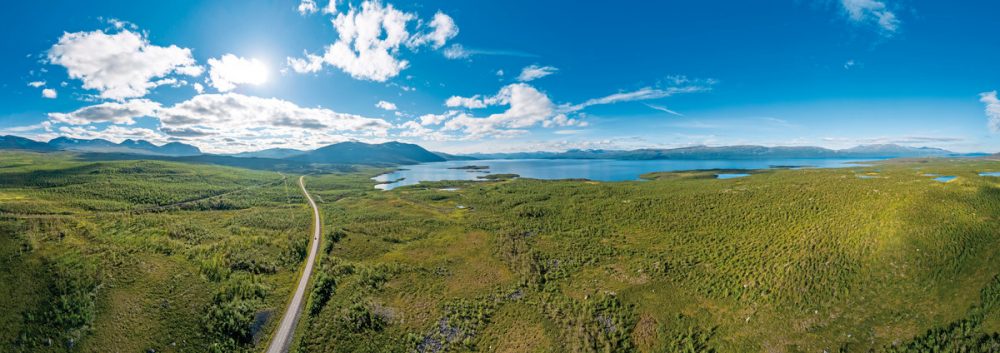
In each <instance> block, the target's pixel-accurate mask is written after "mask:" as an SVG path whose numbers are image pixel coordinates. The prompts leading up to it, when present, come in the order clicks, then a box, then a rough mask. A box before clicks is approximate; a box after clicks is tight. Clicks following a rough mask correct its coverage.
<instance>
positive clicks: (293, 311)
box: [267, 176, 322, 353]
mask: <svg viewBox="0 0 1000 353" xmlns="http://www.w3.org/2000/svg"><path fill="white" fill-rule="evenodd" d="M304 178H305V176H301V177H299V187H301V188H302V193H303V194H305V195H306V199H307V200H309V206H310V207H312V210H313V239H312V245H311V246H310V247H309V257H307V258H306V267H305V268H303V269H302V277H300V278H299V286H298V287H297V288H295V295H294V296H292V301H291V302H289V303H288V309H286V310H285V315H284V316H282V318H281V324H280V325H278V329H277V330H276V331H274V337H272V338H271V344H269V345H268V346H267V353H285V352H288V348H289V346H290V345H291V344H292V336H293V335H294V334H295V324H296V323H298V321H299V315H300V314H301V313H302V304H303V302H304V301H305V300H304V299H303V298H304V297H305V295H306V287H308V285H309V277H310V276H311V275H312V269H313V265H315V264H316V252H317V251H318V250H319V234H320V232H321V229H322V228H321V227H322V225H321V224H320V221H319V208H318V207H316V202H315V201H313V199H312V196H309V192H308V191H306V184H305V182H304V181H303V180H304Z"/></svg>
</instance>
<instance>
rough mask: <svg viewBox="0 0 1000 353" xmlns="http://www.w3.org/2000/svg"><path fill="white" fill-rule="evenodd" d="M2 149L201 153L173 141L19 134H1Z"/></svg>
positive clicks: (168, 154) (176, 154) (193, 154)
mask: <svg viewBox="0 0 1000 353" xmlns="http://www.w3.org/2000/svg"><path fill="white" fill-rule="evenodd" d="M0 149H20V150H31V151H42V152H49V151H76V152H94V153H128V154H141V155H155V156H174V157H180V156H196V155H200V154H201V150H199V149H198V147H195V146H191V145H188V144H183V143H180V142H171V143H168V144H165V145H162V146H157V145H154V144H152V143H150V142H149V141H144V140H131V139H129V140H125V141H122V142H121V143H114V142H111V141H108V140H103V139H93V140H87V139H75V138H70V137H57V138H54V139H52V140H51V141H49V142H39V141H35V140H30V139H26V138H23V137H18V136H12V135H8V136H0Z"/></svg>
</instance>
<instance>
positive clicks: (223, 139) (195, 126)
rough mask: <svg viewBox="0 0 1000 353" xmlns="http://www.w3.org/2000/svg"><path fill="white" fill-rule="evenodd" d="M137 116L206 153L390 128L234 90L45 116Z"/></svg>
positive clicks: (92, 119)
mask: <svg viewBox="0 0 1000 353" xmlns="http://www.w3.org/2000/svg"><path fill="white" fill-rule="evenodd" d="M141 116H149V117H152V118H156V119H158V120H159V122H160V124H159V133H162V134H163V136H165V137H167V138H169V139H171V140H181V141H184V142H186V143H192V144H194V145H197V146H198V147H200V148H203V149H204V150H205V151H209V152H234V151H245V150H252V149H261V148H269V147H276V146H283V147H292V148H314V147H318V146H321V145H326V144H330V143H334V142H341V141H345V140H349V139H367V140H368V141H378V140H379V139H384V138H385V137H386V136H388V130H389V129H391V128H393V125H392V124H390V123H388V122H386V121H384V120H382V119H376V118H367V117H363V116H359V115H354V114H346V113H339V112H335V111H332V110H329V109H324V108H307V107H300V106H298V105H296V104H294V103H291V102H288V101H284V100H281V99H277V98H261V97H253V96H245V95H241V94H237V93H225V94H202V95H198V96H195V97H193V98H191V99H189V100H186V101H183V102H179V103H177V104H175V105H173V106H169V107H166V106H160V105H159V104H157V103H155V102H151V101H149V100H145V99H133V100H130V101H127V102H124V103H118V102H106V103H101V104H97V105H94V106H90V107H84V108H81V109H78V110H77V111H74V112H71V113H50V114H49V117H50V119H51V120H52V121H53V122H55V123H64V124H71V125H89V124H92V123H100V122H110V123H113V124H132V123H134V119H135V118H138V117H141ZM113 126H114V125H112V127H113ZM64 127H66V126H64ZM86 127H87V129H82V130H95V129H93V125H91V126H86ZM67 128H75V129H80V128H81V127H80V126H70V127H67ZM109 128H110V127H109Z"/></svg>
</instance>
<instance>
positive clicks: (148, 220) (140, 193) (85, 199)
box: [0, 152, 310, 352]
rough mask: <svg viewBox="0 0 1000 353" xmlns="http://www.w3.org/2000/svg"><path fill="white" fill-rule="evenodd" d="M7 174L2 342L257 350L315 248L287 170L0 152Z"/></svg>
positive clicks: (1, 187)
mask: <svg viewBox="0 0 1000 353" xmlns="http://www.w3.org/2000/svg"><path fill="white" fill-rule="evenodd" d="M0 181H2V182H0V234H2V237H0V253H2V256H0V266H2V268H3V269H4V270H3V271H0V276H2V278H0V288H2V289H0V292H3V293H7V297H8V299H7V300H4V301H2V302H0V306H2V308H0V309H2V310H0V320H2V322H0V324H2V325H3V327H4V329H3V330H0V340H2V342H3V346H2V347H3V348H2V349H0V351H23V352H45V351H52V352H63V351H74V352H145V351H148V350H155V351H157V352H174V351H177V352H206V351H222V352H229V351H241V350H247V351H253V350H256V347H257V346H258V344H257V343H258V340H263V342H264V343H266V340H267V337H268V332H269V330H270V329H271V326H273V325H274V323H273V322H269V321H267V320H266V318H267V316H268V315H269V313H271V312H272V311H273V310H275V309H279V310H282V309H283V307H284V302H285V301H286V300H287V296H288V293H289V292H290V288H291V284H292V281H293V279H294V277H295V275H296V271H297V269H298V264H299V263H300V262H301V260H302V259H303V257H304V255H305V252H306V243H307V241H308V233H307V232H308V227H309V222H310V219H309V217H310V214H309V213H308V209H307V208H306V206H305V204H304V201H303V198H302V195H301V193H300V192H299V191H298V189H297V186H296V185H295V184H294V180H293V179H291V176H289V177H288V178H286V177H285V176H283V175H280V174H278V173H274V172H258V171H248V170H243V169H235V168H225V167H212V166H206V165H192V164H179V163H170V162H158V161H113V162H80V161H76V160H75V159H74V157H73V156H72V155H68V154H35V153H16V152H0ZM259 346H263V343H260V344H259Z"/></svg>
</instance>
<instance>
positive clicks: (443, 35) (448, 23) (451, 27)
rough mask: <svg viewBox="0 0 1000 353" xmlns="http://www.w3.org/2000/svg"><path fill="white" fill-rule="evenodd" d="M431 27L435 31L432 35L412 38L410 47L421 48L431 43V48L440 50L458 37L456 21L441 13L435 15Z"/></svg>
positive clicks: (427, 34)
mask: <svg viewBox="0 0 1000 353" xmlns="http://www.w3.org/2000/svg"><path fill="white" fill-rule="evenodd" d="M430 27H431V28H433V29H434V30H433V31H431V32H430V33H426V34H422V35H415V36H413V37H411V38H410V42H409V43H408V45H410V46H412V47H419V46H422V45H425V44H428V43H430V46H431V48H434V49H438V48H441V47H443V46H444V44H445V43H447V42H448V40H450V39H452V38H455V36H457V35H458V26H456V25H455V20H454V19H452V18H451V16H448V15H445V14H444V13H443V12H440V11H438V12H437V13H436V14H434V19H433V20H431V24H430Z"/></svg>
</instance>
